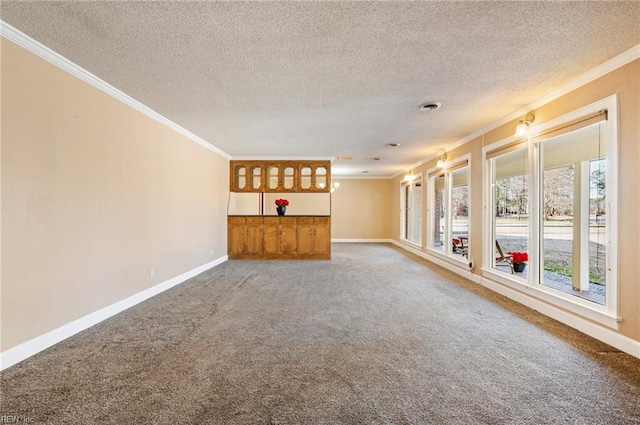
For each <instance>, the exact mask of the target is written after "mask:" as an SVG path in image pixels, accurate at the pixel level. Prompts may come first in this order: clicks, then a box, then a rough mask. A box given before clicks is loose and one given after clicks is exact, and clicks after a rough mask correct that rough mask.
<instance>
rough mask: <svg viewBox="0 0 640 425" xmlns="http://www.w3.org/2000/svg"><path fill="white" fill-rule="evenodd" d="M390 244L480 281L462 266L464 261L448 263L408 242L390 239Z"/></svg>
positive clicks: (467, 277)
mask: <svg viewBox="0 0 640 425" xmlns="http://www.w3.org/2000/svg"><path fill="white" fill-rule="evenodd" d="M390 242H391V243H392V244H394V245H395V246H397V247H399V248H402V249H404V250H406V251H409V252H411V253H412V254H415V255H417V256H418V257H421V258H424V259H425V260H427V261H429V262H432V263H433V264H435V265H437V266H440V267H442V268H445V269H447V270H449V271H450V272H453V273H455V274H457V275H460V276H462V277H464V278H465V279H468V280H470V281H472V282H475V283H480V276H478V275H475V274H473V273H471V272H470V271H469V269H467V268H466V267H465V266H464V263H460V265H458V264H454V263H453V262H451V263H449V262H448V261H444V260H442V259H440V258H437V257H434V256H433V255H429V254H427V253H426V252H423V251H420V250H419V249H416V248H414V247H413V246H411V245H409V244H405V243H402V242H398V241H396V240H391V241H390Z"/></svg>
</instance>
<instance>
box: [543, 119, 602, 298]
mask: <svg viewBox="0 0 640 425" xmlns="http://www.w3.org/2000/svg"><path fill="white" fill-rule="evenodd" d="M605 126H606V123H605V122H600V123H596V124H592V125H589V126H587V127H584V128H582V129H579V130H574V131H571V132H568V133H565V134H562V135H559V136H556V137H551V138H549V139H545V140H542V141H541V142H540V147H539V150H538V151H539V155H540V160H539V163H540V175H541V178H542V182H541V189H542V193H541V196H540V201H541V203H542V204H541V208H540V211H541V217H540V222H541V229H542V231H541V237H542V241H541V247H542V249H541V252H540V262H541V267H542V270H541V273H540V279H539V283H540V284H542V285H544V286H547V287H549V288H554V289H557V290H560V291H563V292H566V293H568V294H571V295H573V296H576V297H580V298H583V299H585V300H589V301H591V302H594V303H597V304H601V305H604V304H605V300H606V291H605V286H606V273H605V268H606V251H607V250H606V243H605V241H606V239H605V237H606V236H605V231H606V227H607V226H606V223H607V211H606V202H605V201H606V186H607V184H606V183H607V181H606V146H605V140H604V139H605V137H604V127H605Z"/></svg>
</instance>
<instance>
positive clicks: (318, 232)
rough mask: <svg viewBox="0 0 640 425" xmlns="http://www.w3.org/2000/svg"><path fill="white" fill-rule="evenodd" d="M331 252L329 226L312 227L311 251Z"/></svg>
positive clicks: (316, 252) (315, 252) (319, 252)
mask: <svg viewBox="0 0 640 425" xmlns="http://www.w3.org/2000/svg"><path fill="white" fill-rule="evenodd" d="M330 252H331V231H330V230H329V226H326V225H317V226H315V227H314V229H313V253H314V254H328V253H330Z"/></svg>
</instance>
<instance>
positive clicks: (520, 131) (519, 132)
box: [515, 114, 536, 137]
mask: <svg viewBox="0 0 640 425" xmlns="http://www.w3.org/2000/svg"><path fill="white" fill-rule="evenodd" d="M535 119H536V117H535V115H533V114H529V115H527V116H526V117H525V119H523V120H520V123H519V124H518V126H517V127H516V134H515V136H516V137H522V136H525V135H526V134H527V130H528V129H529V126H530V125H531V124H532V123H533V121H535Z"/></svg>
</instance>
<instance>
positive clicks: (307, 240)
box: [297, 224, 313, 254]
mask: <svg viewBox="0 0 640 425" xmlns="http://www.w3.org/2000/svg"><path fill="white" fill-rule="evenodd" d="M297 252H298V254H311V253H312V252H313V225H311V224H301V225H299V226H298V247H297Z"/></svg>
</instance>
